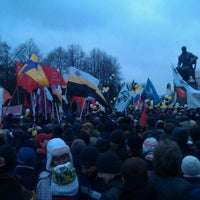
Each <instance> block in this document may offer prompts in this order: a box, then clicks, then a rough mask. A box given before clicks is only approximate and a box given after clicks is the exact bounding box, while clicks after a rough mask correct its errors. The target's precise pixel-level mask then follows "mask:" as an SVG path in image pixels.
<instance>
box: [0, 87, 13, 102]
mask: <svg viewBox="0 0 200 200" xmlns="http://www.w3.org/2000/svg"><path fill="white" fill-rule="evenodd" d="M0 89H3V90H2V91H3V102H2V104H3V105H4V104H5V103H6V101H7V100H9V99H12V96H11V95H10V93H9V92H8V91H7V90H5V89H4V88H3V87H2V86H0Z"/></svg>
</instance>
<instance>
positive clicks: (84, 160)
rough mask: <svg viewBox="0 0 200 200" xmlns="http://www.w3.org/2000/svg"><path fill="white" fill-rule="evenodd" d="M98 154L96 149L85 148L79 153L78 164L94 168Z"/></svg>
mask: <svg viewBox="0 0 200 200" xmlns="http://www.w3.org/2000/svg"><path fill="white" fill-rule="evenodd" d="M99 155H100V152H99V151H98V149H97V148H96V147H92V146H91V147H86V148H85V149H83V151H82V152H81V153H80V156H79V164H80V165H86V166H95V164H96V160H97V158H98V157H99Z"/></svg>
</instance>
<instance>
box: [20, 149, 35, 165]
mask: <svg viewBox="0 0 200 200" xmlns="http://www.w3.org/2000/svg"><path fill="white" fill-rule="evenodd" d="M17 162H18V163H19V164H26V165H30V166H33V165H35V162H36V153H35V151H34V150H33V149H32V148H30V147H22V148H20V150H19V152H18V154H17Z"/></svg>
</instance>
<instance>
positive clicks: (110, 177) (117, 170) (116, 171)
mask: <svg viewBox="0 0 200 200" xmlns="http://www.w3.org/2000/svg"><path fill="white" fill-rule="evenodd" d="M121 164H122V161H121V158H120V157H119V156H118V154H116V153H115V152H110V151H109V152H105V153H103V154H101V155H100V156H99V157H98V159H97V161H96V167H97V170H98V177H100V178H102V179H103V180H104V182H105V184H106V187H105V190H104V192H103V193H102V195H101V198H100V200H118V199H119V196H120V194H121V190H122V187H123V181H122V175H121Z"/></svg>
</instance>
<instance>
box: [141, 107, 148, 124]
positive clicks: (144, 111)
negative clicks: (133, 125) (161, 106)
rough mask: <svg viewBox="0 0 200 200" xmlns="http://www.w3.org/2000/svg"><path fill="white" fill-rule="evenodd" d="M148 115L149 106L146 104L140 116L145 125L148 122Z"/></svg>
mask: <svg viewBox="0 0 200 200" xmlns="http://www.w3.org/2000/svg"><path fill="white" fill-rule="evenodd" d="M146 117H147V108H146V106H144V109H143V111H142V115H141V117H140V123H141V124H142V125H144V126H145V125H146V124H147V121H146Z"/></svg>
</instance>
